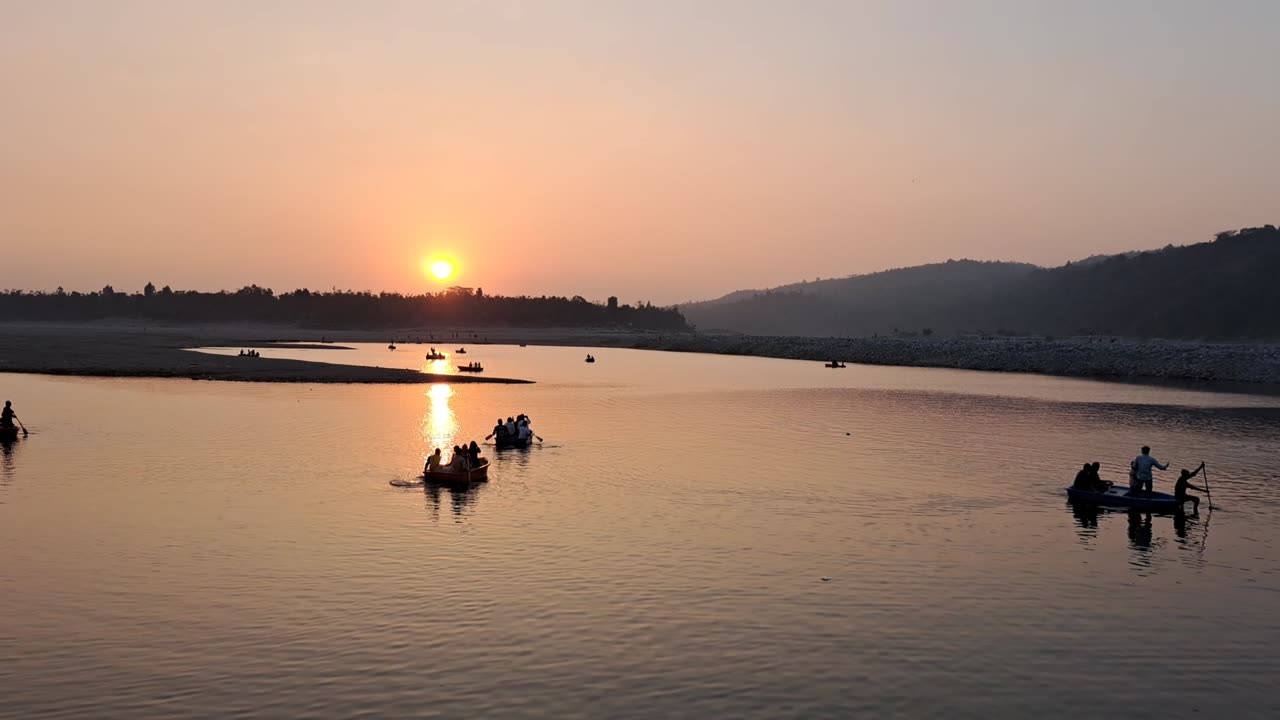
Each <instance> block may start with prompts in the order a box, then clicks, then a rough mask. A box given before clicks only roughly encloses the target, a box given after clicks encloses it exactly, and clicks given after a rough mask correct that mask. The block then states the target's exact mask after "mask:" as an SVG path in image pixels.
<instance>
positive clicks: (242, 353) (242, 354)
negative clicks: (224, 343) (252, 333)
mask: <svg viewBox="0 0 1280 720" xmlns="http://www.w3.org/2000/svg"><path fill="white" fill-rule="evenodd" d="M240 357H262V356H261V355H259V354H258V351H257V350H241V351H240Z"/></svg>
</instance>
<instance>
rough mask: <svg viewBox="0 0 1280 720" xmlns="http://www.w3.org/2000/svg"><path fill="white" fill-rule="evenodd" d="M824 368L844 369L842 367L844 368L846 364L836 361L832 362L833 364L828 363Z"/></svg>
mask: <svg viewBox="0 0 1280 720" xmlns="http://www.w3.org/2000/svg"><path fill="white" fill-rule="evenodd" d="M824 367H829V368H842V367H844V363H842V362H836V361H834V360H832V361H831V362H829V363H826V364H825V365H824Z"/></svg>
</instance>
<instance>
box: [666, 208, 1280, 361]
mask: <svg viewBox="0 0 1280 720" xmlns="http://www.w3.org/2000/svg"><path fill="white" fill-rule="evenodd" d="M1278 273H1280V230H1277V229H1276V228H1275V227H1274V226H1271V225H1267V226H1265V227H1260V228H1247V229H1244V230H1239V231H1232V232H1224V233H1219V234H1218V236H1217V237H1216V238H1215V239H1214V240H1213V241H1211V242H1204V243H1198V244H1195V245H1188V246H1182V247H1173V246H1169V247H1166V248H1164V249H1162V250H1155V251H1150V252H1141V253H1124V254H1120V255H1114V256H1108V257H1091V258H1088V259H1087V260H1085V261H1082V262H1079V263H1069V264H1067V265H1064V266H1062V267H1057V268H1049V269H1045V268H1037V267H1035V266H1032V265H1026V264H1021V263H1000V262H976V261H972V260H959V261H954V260H953V261H948V262H946V263H939V264H936V265H924V266H920V267H913V268H904V269H901V270H890V271H886V272H881V273H875V274H871V275H859V276H853V277H848V278H843V279H839V280H824V281H820V282H812V283H801V284H797V285H788V286H784V287H780V288H776V289H774V290H769V291H763V292H754V293H742V292H739V293H733V294H731V295H730V296H726V298H722V299H721V300H714V301H710V302H705V303H693V304H689V305H686V306H684V313H685V315H686V317H688V319H689V320H690V322H692V323H694V324H695V325H696V326H697V327H699V328H700V329H703V330H712V329H722V330H732V331H738V332H745V333H752V334H761V335H810V336H826V335H840V336H846V335H847V336H867V335H873V334H882V335H883V334H893V333H895V332H897V333H924V334H931V333H971V332H986V333H997V332H998V333H1007V334H1018V333H1036V334H1050V335H1069V334H1084V333H1090V334H1094V333H1096V334H1114V335H1126V336H1134V337H1166V338H1207V339H1212V338H1222V339H1225V338H1267V339H1271V338H1280V284H1277V283H1276V282H1275V278H1276V277H1277V274H1278Z"/></svg>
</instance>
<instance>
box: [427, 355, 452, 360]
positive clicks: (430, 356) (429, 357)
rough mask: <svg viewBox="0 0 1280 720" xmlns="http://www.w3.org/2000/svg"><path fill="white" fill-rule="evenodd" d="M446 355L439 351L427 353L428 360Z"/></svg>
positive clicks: (443, 357) (441, 358)
mask: <svg viewBox="0 0 1280 720" xmlns="http://www.w3.org/2000/svg"><path fill="white" fill-rule="evenodd" d="M447 357H448V356H447V355H443V354H441V353H427V359H428V360H444V359H446V358H447Z"/></svg>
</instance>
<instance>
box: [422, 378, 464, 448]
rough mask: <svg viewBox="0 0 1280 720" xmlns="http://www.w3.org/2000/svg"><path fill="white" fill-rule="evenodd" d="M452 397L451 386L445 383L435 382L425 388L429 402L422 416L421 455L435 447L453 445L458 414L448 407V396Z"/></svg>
mask: <svg viewBox="0 0 1280 720" xmlns="http://www.w3.org/2000/svg"><path fill="white" fill-rule="evenodd" d="M452 397H453V386H451V385H448V384H446V383H436V384H434V385H432V386H431V387H430V388H429V389H428V390H427V399H428V400H430V401H431V403H430V405H429V406H428V407H427V412H426V414H424V415H423V416H422V439H423V441H424V442H425V443H426V449H425V450H424V451H423V455H428V454H430V453H432V452H433V451H434V450H435V449H436V448H442V449H445V450H447V449H448V448H450V447H453V439H454V436H456V435H457V433H458V416H457V415H455V414H454V413H453V409H452V408H450V407H449V398H452ZM445 454H446V455H448V454H449V453H448V452H446V453H445Z"/></svg>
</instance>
